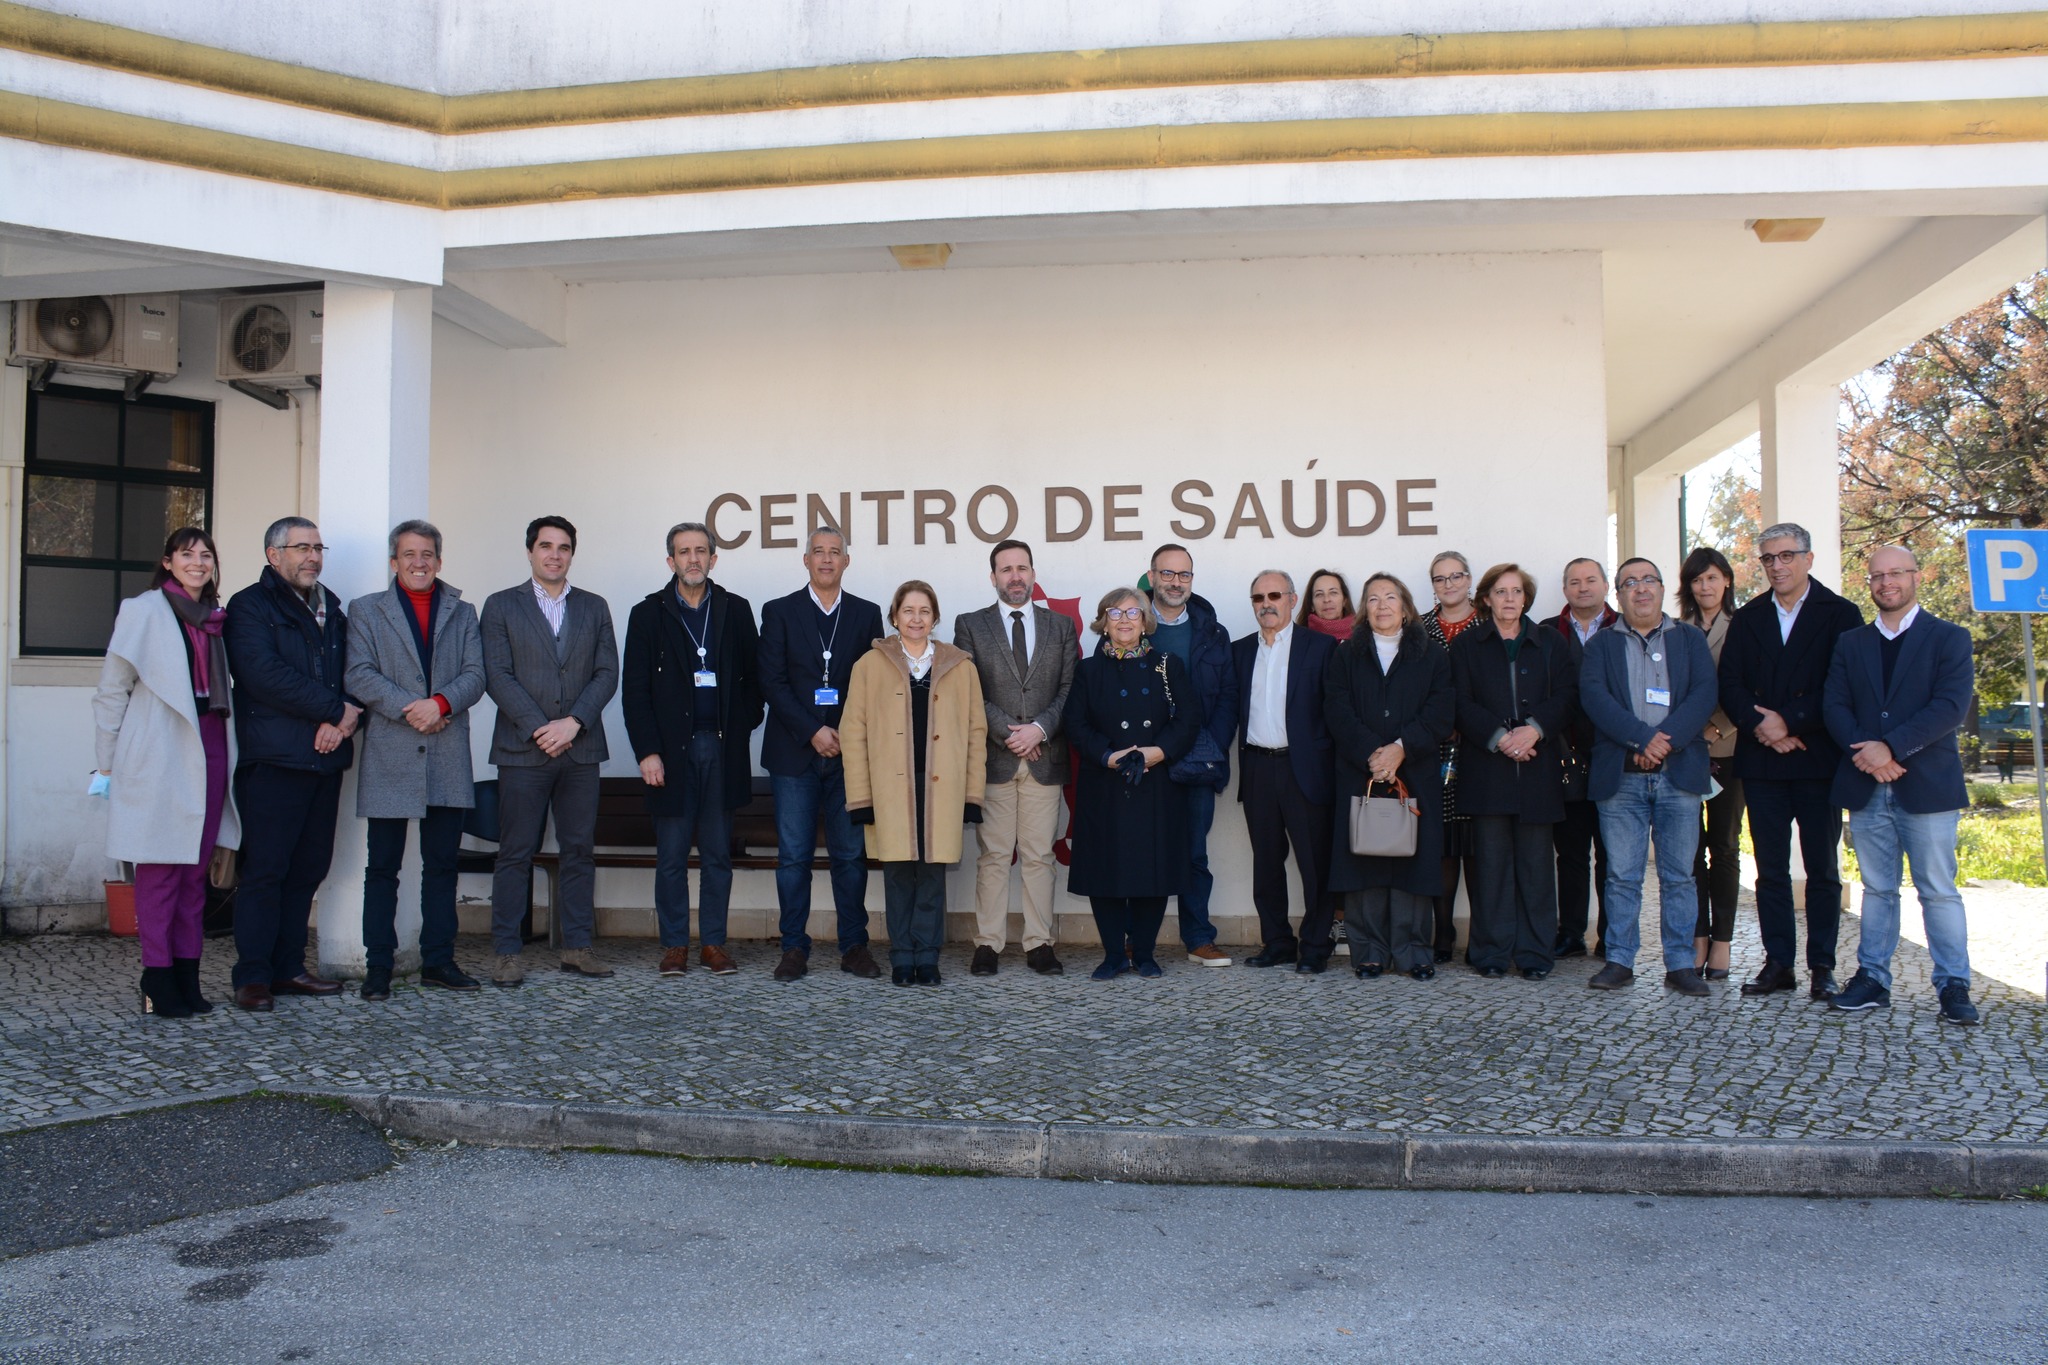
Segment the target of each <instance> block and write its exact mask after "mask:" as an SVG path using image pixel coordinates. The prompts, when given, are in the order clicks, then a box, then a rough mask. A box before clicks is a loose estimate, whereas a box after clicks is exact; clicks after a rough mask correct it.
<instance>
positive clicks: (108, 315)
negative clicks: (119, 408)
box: [10, 294, 178, 379]
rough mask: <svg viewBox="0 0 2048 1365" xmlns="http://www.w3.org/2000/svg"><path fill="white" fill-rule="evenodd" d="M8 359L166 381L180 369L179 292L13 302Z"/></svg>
mask: <svg viewBox="0 0 2048 1365" xmlns="http://www.w3.org/2000/svg"><path fill="white" fill-rule="evenodd" d="M10 359H14V360H20V361H26V362H28V363H30V364H32V365H34V364H55V365H57V366H60V367H62V368H64V369H67V370H100V371H105V372H108V373H113V374H146V375H155V376H161V377H162V378H165V379H168V378H170V377H171V376H173V375H175V374H176V373H177V372H178V296H177V295H176V294H87V295H83V296H81V297H79V298H70V299H23V300H21V301H19V302H17V303H16V304H15V305H14V345H13V350H12V353H11V355H10Z"/></svg>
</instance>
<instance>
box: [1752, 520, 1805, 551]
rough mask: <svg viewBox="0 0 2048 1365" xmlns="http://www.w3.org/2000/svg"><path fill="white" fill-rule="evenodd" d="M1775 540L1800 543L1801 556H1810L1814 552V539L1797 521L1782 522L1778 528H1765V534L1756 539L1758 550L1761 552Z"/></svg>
mask: <svg viewBox="0 0 2048 1365" xmlns="http://www.w3.org/2000/svg"><path fill="white" fill-rule="evenodd" d="M1774 540H1793V541H1797V542H1799V553H1801V554H1810V553H1811V552H1812V550H1813V537H1812V536H1811V535H1809V534H1808V533H1807V530H1806V528H1805V527H1804V526H1801V525H1800V524H1799V523H1798V522H1796V521H1781V522H1779V523H1778V524H1777V525H1776V526H1766V527H1764V533H1763V534H1762V535H1760V536H1758V537H1757V538H1756V545H1757V548H1758V549H1759V550H1761V549H1762V548H1763V547H1764V546H1766V545H1768V544H1769V543H1770V542H1772V541H1774Z"/></svg>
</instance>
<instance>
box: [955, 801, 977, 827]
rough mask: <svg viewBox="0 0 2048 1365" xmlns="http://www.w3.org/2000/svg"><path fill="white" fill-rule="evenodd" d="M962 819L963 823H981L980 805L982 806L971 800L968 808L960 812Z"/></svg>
mask: <svg viewBox="0 0 2048 1365" xmlns="http://www.w3.org/2000/svg"><path fill="white" fill-rule="evenodd" d="M960 820H961V823H963V824H969V825H978V824H980V823H981V807H980V806H977V805H975V804H974V803H973V802H972V801H969V802H968V803H967V807H966V809H964V810H962V811H961V812H960Z"/></svg>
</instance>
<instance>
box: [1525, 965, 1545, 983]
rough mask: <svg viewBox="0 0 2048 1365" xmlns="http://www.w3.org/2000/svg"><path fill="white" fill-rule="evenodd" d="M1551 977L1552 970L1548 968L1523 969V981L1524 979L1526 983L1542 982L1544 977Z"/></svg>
mask: <svg viewBox="0 0 2048 1365" xmlns="http://www.w3.org/2000/svg"><path fill="white" fill-rule="evenodd" d="M1549 975H1550V968H1548V967H1524V968H1522V979H1523V980H1524V981H1541V980H1542V979H1543V978H1544V977H1546V976H1549Z"/></svg>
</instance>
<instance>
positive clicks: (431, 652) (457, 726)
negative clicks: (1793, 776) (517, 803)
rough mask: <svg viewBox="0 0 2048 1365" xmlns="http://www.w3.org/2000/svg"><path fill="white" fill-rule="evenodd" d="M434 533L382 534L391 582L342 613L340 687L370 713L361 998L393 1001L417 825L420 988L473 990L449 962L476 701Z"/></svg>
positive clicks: (479, 687)
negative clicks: (411, 833) (409, 832)
mask: <svg viewBox="0 0 2048 1365" xmlns="http://www.w3.org/2000/svg"><path fill="white" fill-rule="evenodd" d="M440 574H441V532H440V530H439V529H438V528H437V527H435V525H434V524H433V523H432V522H427V521H402V522H400V523H399V524H398V525H397V526H396V527H394V528H393V529H392V532H391V580H392V581H391V586H390V587H389V588H387V589H386V590H384V591H383V592H379V593H372V594H370V595H369V596H368V597H358V598H357V599H356V600H355V601H353V602H351V603H349V610H348V673H347V675H346V676H347V679H348V691H349V695H350V696H352V697H354V698H356V700H358V701H360V702H361V703H362V704H363V709H364V711H365V712H367V713H368V716H367V719H366V720H365V721H364V724H363V762H362V767H361V768H360V769H359V770H358V773H357V776H356V814H357V815H358V816H360V817H362V818H364V819H366V820H368V821H369V822H370V860H369V866H368V867H367V868H365V869H364V871H363V946H364V947H365V948H366V949H367V950H368V958H369V970H368V971H367V972H366V973H365V974H364V976H363V987H362V992H361V994H362V998H363V999H365V1000H389V999H390V998H391V969H392V959H393V956H394V955H395V954H396V952H397V950H398V870H399V867H400V865H401V864H403V863H404V862H405V837H406V826H407V825H408V824H410V823H411V822H412V821H414V820H417V821H419V822H420V863H421V877H420V984H421V985H423V986H440V987H443V988H444V989H447V990H452V991H473V990H476V989H478V987H477V983H476V981H475V980H474V979H473V978H472V977H470V976H469V975H467V974H466V973H465V972H464V971H463V970H462V968H460V967H458V966H456V965H455V862H456V858H457V856H458V854H459V852H460V850H461V847H462V823H463V812H465V811H467V810H468V809H469V808H470V807H471V806H473V805H475V804H476V783H475V779H474V777H473V776H472V774H471V771H470V762H469V708H470V707H472V706H475V705H476V704H477V702H478V701H479V700H480V699H481V698H482V697H483V695H484V648H483V641H482V638H481V637H480V636H479V634H478V632H477V624H476V609H475V608H474V607H472V606H470V605H469V603H467V602H465V601H463V600H462V593H461V591H460V590H458V589H456V588H453V587H450V586H449V585H448V584H446V583H443V582H442V581H441V578H440Z"/></svg>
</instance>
